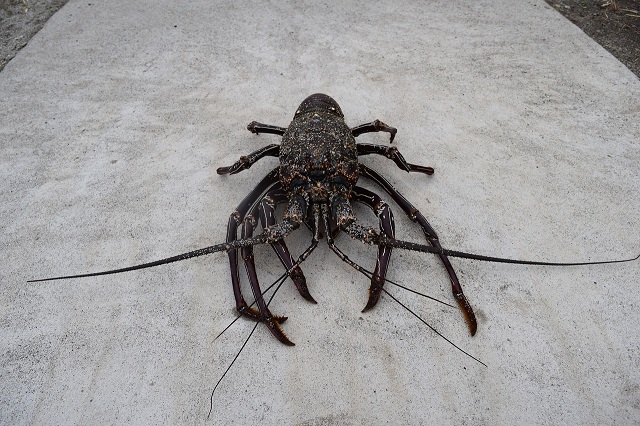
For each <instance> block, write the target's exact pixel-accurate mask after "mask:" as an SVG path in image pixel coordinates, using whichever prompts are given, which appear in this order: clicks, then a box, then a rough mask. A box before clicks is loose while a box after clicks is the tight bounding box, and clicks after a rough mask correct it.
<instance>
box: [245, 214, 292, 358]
mask: <svg viewBox="0 0 640 426" xmlns="http://www.w3.org/2000/svg"><path fill="white" fill-rule="evenodd" d="M256 224H257V221H256V218H254V217H253V216H251V215H250V214H248V215H247V216H246V217H245V218H244V220H243V222H242V233H241V235H242V239H243V240H244V239H247V238H251V237H252V236H253V229H254V228H255V225H256ZM240 253H241V254H242V260H243V261H244V266H245V269H246V271H247V277H248V278H249V284H250V285H251V291H252V292H253V296H254V297H255V300H256V304H257V305H258V310H259V311H260V316H259V318H258V319H259V321H260V322H262V323H264V324H265V325H266V326H267V327H268V328H269V331H271V333H272V334H273V335H274V336H275V337H276V338H277V339H278V340H279V341H280V342H282V343H284V344H285V345H288V346H294V343H293V342H292V341H291V340H289V338H288V337H287V336H286V335H285V334H284V332H283V331H282V329H281V328H280V325H279V324H280V323H282V322H284V321H286V319H287V317H277V316H274V315H273V314H272V313H271V311H269V308H268V307H267V304H266V303H265V301H264V298H263V297H262V290H261V289H260V284H259V282H258V274H257V273H256V265H255V262H254V257H253V247H252V246H247V247H243V248H241V249H240Z"/></svg>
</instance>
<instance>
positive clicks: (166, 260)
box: [27, 234, 268, 283]
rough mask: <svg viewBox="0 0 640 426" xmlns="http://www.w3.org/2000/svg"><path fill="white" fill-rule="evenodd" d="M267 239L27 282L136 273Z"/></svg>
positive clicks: (259, 236) (256, 237) (256, 239)
mask: <svg viewBox="0 0 640 426" xmlns="http://www.w3.org/2000/svg"><path fill="white" fill-rule="evenodd" d="M267 238H268V237H267V235H266V234H260V235H257V236H255V237H253V238H246V239H244V240H235V241H229V242H227V243H222V244H216V245H214V246H209V247H205V248H201V249H198V250H194V251H190V252H187V253H182V254H179V255H176V256H172V257H167V258H164V259H160V260H156V261H154V262H148V263H142V264H140V265H134V266H128V267H126V268H119V269H111V270H108V271H102V272H92V273H88V274H78V275H66V276H62V277H52V278H40V279H36V280H27V282H28V283H36V282H41V281H53V280H65V279H70V278H84V277H95V276H98V275H110V274H119V273H121V272H128V271H135V270H137V269H144V268H152V267H154V266H159V265H165V264H167V263H173V262H179V261H181V260H185V259H190V258H192V257H198V256H204V255H207V254H211V253H217V252H220V251H229V250H233V249H237V248H241V247H247V246H252V245H257V244H265V243H267V242H268V241H267Z"/></svg>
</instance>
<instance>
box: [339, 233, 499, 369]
mask: <svg viewBox="0 0 640 426" xmlns="http://www.w3.org/2000/svg"><path fill="white" fill-rule="evenodd" d="M327 243H328V244H329V247H330V248H331V249H332V250H333V251H334V253H336V254H337V255H338V256H339V257H340V259H342V260H343V261H344V262H345V263H347V264H348V265H350V266H352V267H353V268H355V269H356V270H358V271H360V272H362V271H363V270H365V269H364V268H363V267H362V266H360V265H358V264H357V263H355V262H354V261H353V260H351V259H349V257H348V256H347V255H346V254H344V253H343V252H342V251H341V250H340V249H339V248H338V247H337V246H336V245H335V243H334V242H333V240H332V239H328V241H327ZM365 275H366V274H365ZM380 288H381V289H382V291H384V292H385V293H386V294H388V295H389V297H391V298H392V299H393V300H395V301H396V302H397V303H398V304H399V305H400V306H402V307H403V308H405V309H406V310H407V311H409V313H410V314H411V315H413V316H414V317H416V318H418V319H419V320H420V321H421V322H422V323H423V324H425V325H426V326H427V327H429V328H430V329H431V330H432V331H433V332H434V333H436V334H437V335H438V336H440V337H442V338H443V339H444V340H445V341H446V342H447V343H449V344H450V345H451V346H453V347H454V348H456V349H457V350H459V351H460V352H462V353H463V354H465V355H467V356H469V357H471V358H473V359H474V360H475V361H478V362H479V363H480V364H482V365H484V366H485V367H486V366H487V364H485V363H484V362H482V361H480V360H479V359H478V358H476V357H474V356H473V355H471V354H470V353H469V352H467V351H465V350H464V349H462V348H461V347H460V346H458V345H456V344H455V343H453V342H452V341H451V340H449V339H448V338H446V337H445V336H444V335H443V334H442V333H440V332H439V331H438V330H436V329H435V328H434V327H433V326H432V325H431V324H429V323H428V322H426V321H425V320H424V319H423V318H422V317H421V316H420V315H418V314H416V313H415V312H413V311H412V310H411V309H409V307H408V306H407V305H405V304H404V303H402V302H400V301H399V300H398V299H396V298H395V297H394V296H393V295H392V294H391V293H389V292H388V291H387V290H386V289H385V288H384V287H380ZM426 297H429V296H426ZM429 298H430V299H432V298H431V297H429ZM434 300H436V301H438V302H440V301H439V300H437V299H434ZM440 303H444V302H440ZM444 304H445V305H449V304H448V303H444ZM449 306H451V305H449Z"/></svg>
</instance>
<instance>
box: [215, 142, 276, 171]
mask: <svg viewBox="0 0 640 426" xmlns="http://www.w3.org/2000/svg"><path fill="white" fill-rule="evenodd" d="M279 155H280V145H278V144H271V145H267V146H264V147H262V148H260V149H258V150H256V151H253V152H252V153H251V154H249V155H243V156H242V157H240V160H238V161H236V162H235V163H233V164H232V165H230V166H227V167H218V170H216V172H217V173H218V174H219V175H235V174H236V173H240V172H241V171H243V170H247V169H248V168H250V167H251V166H253V164H254V163H255V162H256V161H258V160H260V159H262V158H263V157H278V156H279Z"/></svg>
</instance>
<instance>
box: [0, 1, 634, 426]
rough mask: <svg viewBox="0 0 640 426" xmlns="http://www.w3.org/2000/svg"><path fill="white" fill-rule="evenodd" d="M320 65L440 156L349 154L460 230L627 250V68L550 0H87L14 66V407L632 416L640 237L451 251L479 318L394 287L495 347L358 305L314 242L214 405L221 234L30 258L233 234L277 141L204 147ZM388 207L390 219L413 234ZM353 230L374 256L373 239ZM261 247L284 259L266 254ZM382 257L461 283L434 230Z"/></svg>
mask: <svg viewBox="0 0 640 426" xmlns="http://www.w3.org/2000/svg"><path fill="white" fill-rule="evenodd" d="M314 92H325V93H327V94H329V95H331V96H333V97H334V98H335V99H336V100H337V101H338V102H339V103H340V105H341V106H342V108H343V110H344V112H345V115H346V117H347V121H348V123H349V124H350V125H356V124H360V123H363V122H367V121H370V120H372V119H375V118H379V119H381V120H383V121H385V122H387V123H388V124H390V125H393V126H395V127H397V128H398V129H399V131H398V136H397V138H396V141H397V142H396V143H397V146H398V148H399V149H400V150H401V152H402V153H403V154H404V156H405V157H406V158H407V159H408V160H409V161H411V162H414V163H418V164H425V165H431V166H433V167H435V169H436V174H435V175H434V176H432V177H425V176H420V175H408V174H406V173H404V172H402V171H400V170H399V169H397V168H395V166H394V165H393V164H392V163H391V162H389V161H388V160H386V159H384V158H364V159H363V160H362V161H363V162H365V163H366V164H368V165H370V166H371V167H373V168H375V169H376V170H378V171H380V172H381V173H382V174H384V175H385V176H387V177H388V178H389V180H390V181H391V182H392V183H393V184H394V185H395V186H397V188H398V189H399V190H400V191H401V192H402V193H403V194H404V195H405V196H406V197H407V198H408V199H410V200H411V201H413V202H414V204H415V205H416V207H418V208H419V209H420V210H421V211H422V212H423V213H424V214H425V215H426V216H427V217H428V218H429V220H430V221H431V224H432V225H433V226H434V228H435V229H436V230H437V231H438V232H439V234H440V237H441V239H442V242H443V245H445V246H446V247H449V248H453V249H459V250H465V251H471V252H476V253H483V254H491V255H496V256H510V257H517V258H526V259H548V260H564V261H572V260H598V259H619V258H625V257H629V256H635V255H637V254H638V252H639V251H640V246H639V244H638V235H639V234H640V225H639V222H640V221H639V220H638V219H639V213H638V212H640V196H639V191H638V189H639V188H640V177H639V175H638V164H639V163H640V145H639V144H638V140H640V81H638V79H637V78H636V77H635V76H634V75H633V74H632V73H631V72H630V71H629V70H627V69H626V68H625V67H624V66H623V65H621V64H620V63H619V62H618V61H617V60H615V59H614V58H613V57H612V56H611V55H610V54H608V53H607V52H606V51H605V50H604V49H602V48H601V47H600V46H598V45H597V44H596V43H594V42H593V41H592V40H591V39H589V38H588V37H587V36H585V35H584V34H583V33H582V32H581V31H580V30H579V29H577V28H576V27H575V26H573V25H572V24H571V23H569V22H568V21H566V20H565V19H564V18H562V17H561V16H560V15H559V14H558V13H557V12H555V11H554V10H553V9H552V8H550V7H548V6H547V5H546V4H545V3H544V2H542V1H541V0H517V1H514V0H494V1H475V2H445V1H429V2H412V1H397V0H396V1H393V2H391V1H380V2H376V3H375V5H374V4H371V3H365V2H338V1H326V2H317V1H315V2H309V1H302V2H300V1H296V2H272V3H271V4H264V3H263V2H236V3H229V2H218V3H212V2H208V1H201V0H195V1H194V0H192V1H182V0H175V1H171V2H168V1H163V2H158V1H137V2H129V1H112V2H98V3H95V2H87V1H77V0H72V1H70V2H69V3H68V4H67V5H66V6H65V7H64V8H62V9H61V10H60V11H59V12H58V13H57V14H56V15H55V16H53V18H52V19H51V20H50V21H49V22H48V23H47V25H46V26H45V28H44V29H43V30H42V31H41V32H40V33H39V34H37V35H36V36H35V37H34V38H33V39H32V40H31V42H30V43H29V45H28V46H27V47H26V48H25V49H24V50H22V51H21V52H20V53H19V54H18V55H17V57H16V58H15V59H14V60H13V61H11V63H9V64H8V65H7V67H6V68H5V70H4V71H3V72H2V73H0V93H2V96H1V97H0V111H1V112H0V117H1V128H0V134H1V140H2V142H1V145H0V149H1V151H0V152H1V155H0V194H1V201H2V202H1V203H0V221H1V223H2V224H3V225H2V228H3V231H2V233H1V236H0V238H1V240H0V255H1V256H2V258H3V259H5V261H4V266H3V268H2V270H1V272H0V282H1V291H0V306H1V308H0V312H1V314H0V341H1V342H2V343H1V346H0V361H1V362H0V378H1V379H0V423H2V424H122V423H133V424H185V423H187V424H193V423H209V424H220V425H223V424H224V425H229V424H258V423H260V424H298V425H323V424H633V423H638V422H640V403H639V402H638V401H640V355H638V354H640V343H639V342H640V332H639V331H638V330H640V317H639V315H638V303H640V302H639V293H640V290H639V287H638V281H639V276H640V262H635V263H627V264H620V265H610V266H592V267H570V268H542V267H524V266H509V265H501V264H500V265H499V264H490V263H482V262H475V261H467V260H454V261H453V263H454V266H455V268H456V269H457V270H458V272H459V275H460V277H461V280H462V282H463V285H464V287H465V291H466V294H467V295H468V297H469V299H470V301H471V303H472V304H473V306H474V307H475V309H476V312H477V315H478V319H479V323H480V324H479V331H478V334H477V335H476V336H475V337H473V338H472V337H470V336H469V335H468V332H467V329H466V325H465V323H464V321H463V319H462V316H461V315H460V313H459V312H458V311H457V309H450V308H446V307H443V306H440V305H437V304H434V303H432V302H429V301H426V300H423V299H419V298H418V297H417V296H415V295H412V294H410V293H406V292H404V291H402V290H401V289H398V288H390V289H389V290H390V291H391V292H392V293H393V294H394V295H395V296H396V297H398V298H399V299H401V300H402V301H403V302H405V303H406V304H407V305H410V306H411V307H412V309H414V310H415V311H416V312H417V313H419V314H420V315H421V316H423V317H424V318H425V319H427V320H428V321H429V323H430V324H432V325H433V326H434V327H435V328H437V329H438V330H439V331H440V332H441V333H443V334H444V335H445V336H447V337H448V338H449V339H451V340H452V341H453V342H455V343H456V344H458V345H459V346H461V347H462V348H464V349H465V350H466V351H468V352H470V353H471V354H473V355H474V356H477V357H478V358H480V359H481V360H482V361H483V362H485V363H486V364H487V365H488V367H486V368H485V367H483V366H482V365H480V364H479V363H477V362H475V361H474V360H472V359H471V358H469V357H467V356H465V355H464V354H462V353H461V352H459V351H457V350H456V349H454V348H453V347H452V346H451V345H449V344H448V343H446V342H445V341H444V340H443V339H442V338H439V337H438V336H436V335H435V334H434V333H433V332H431V331H430V330H429V329H428V328H427V327H425V326H424V325H423V324H421V323H420V322H418V321H417V320H416V319H415V318H414V317H412V316H411V315H410V314H408V313H407V312H406V311H405V310H404V309H402V308H401V307H400V306H398V305H397V304H396V303H395V302H393V300H391V298H389V297H383V300H382V301H381V302H380V304H379V305H378V306H377V307H376V309H375V310H373V311H371V312H369V313H366V314H361V313H360V309H361V308H362V307H363V306H364V303H365V300H366V294H367V287H368V283H367V279H366V278H365V277H363V276H361V275H359V274H358V273H357V272H355V271H353V270H351V269H350V268H349V267H348V266H347V265H345V264H343V263H341V262H340V261H339V259H337V258H336V257H335V256H334V255H333V254H332V253H330V251H329V250H328V249H327V248H326V247H324V246H322V247H320V248H319V249H318V250H316V252H315V253H314V254H313V256H312V257H311V258H310V259H309V260H308V261H307V262H306V263H305V264H304V270H305V273H306V275H307V279H308V282H309V285H310V289H311V291H312V293H313V295H314V296H315V297H316V299H317V300H318V302H319V303H318V305H311V304H309V303H307V302H305V301H304V300H302V298H301V297H300V296H299V295H298V294H297V292H296V291H295V289H294V288H292V286H290V285H286V286H285V287H283V288H282V290H281V291H280V292H279V293H278V295H277V297H276V298H275V300H274V302H273V304H272V310H273V311H274V312H275V313H278V314H286V315H288V316H289V321H288V322H287V323H285V324H284V327H285V330H286V332H287V333H288V335H289V336H290V337H291V339H292V340H293V341H294V342H296V343H297V346H295V347H294V348H289V347H285V346H283V345H281V344H280V343H278V342H277V341H276V340H275V339H274V338H273V337H272V336H271V335H270V334H269V333H268V331H267V330H266V328H265V327H262V326H260V327H258V329H257V331H256V332H255V334H254V336H253V337H252V339H251V340H250V341H249V343H248V345H247V347H246V349H245V351H244V352H243V353H242V355H241V356H240V357H239V358H238V361H237V362H236V364H235V365H234V367H233V368H232V369H231V370H230V371H229V373H228V374H227V376H226V377H225V379H224V380H223V381H222V383H221V385H220V387H219V388H218V390H217V391H216V394H215V398H214V401H213V412H212V415H211V418H210V419H209V420H208V421H207V412H208V410H209V396H210V393H211V390H212V389H213V386H214V385H215V383H216V381H217V380H218V379H219V378H220V377H221V376H222V374H223V373H224V371H225V369H226V367H227V366H228V364H229V363H230V362H231V360H232V359H233V357H234V355H235V353H236V352H237V350H238V349H239V348H240V346H241V345H242V342H243V341H244V339H245V338H246V336H247V335H248V333H249V332H250V330H251V328H252V323H251V322H249V321H244V320H243V321H239V322H238V323H236V324H235V325H234V326H233V328H231V329H230V330H229V331H227V332H226V333H225V334H224V335H223V336H222V337H221V338H220V339H218V340H214V338H215V336H216V335H217V334H218V333H219V332H220V331H221V330H222V329H223V328H224V327H225V326H226V325H227V324H228V323H229V322H230V321H231V320H232V319H233V318H234V317H235V314H234V310H233V305H234V302H233V296H232V292H231V286H230V283H229V275H228V274H229V272H228V266H227V261H226V257H225V256H224V255H223V254H218V255H211V256H208V257H206V258H199V259H192V260H189V261H184V262H180V263H175V264H172V265H167V266H163V267H158V268H153V269H147V270H144V271H138V272H132V273H127V274H122V275H114V276H107V277H96V278H87V279H79V280H65V281H56V282H46V283H32V284H27V283H26V280H27V279H31V278H39V277H46V276H55V275H62V274H67V273H81V272H88V271H96V270H103V269H108V268H112V267H118V266H127V265H131V264H136V263H141V262H145V261H149V260H155V259H157V258H161V257H165V256H169V255H173V254H177V253H181V252H184V251H189V250H192V249H196V248H200V247H204V246H207V245H210V244H213V243H216V242H220V241H222V240H223V238H224V235H225V226H226V222H227V219H228V215H229V214H230V213H231V211H232V210H233V209H234V207H235V206H236V205H237V204H238V203H239V202H240V201H241V199H242V198H243V197H244V195H245V194H247V193H248V192H249V191H250V189H251V188H252V186H253V185H255V184H256V182H257V181H258V180H259V179H261V178H262V177H263V176H264V175H265V174H266V173H267V172H268V171H269V170H270V169H272V168H273V167H275V166H276V165H277V162H276V161H275V160H274V159H265V160H263V161H261V162H260V163H258V164H256V165H255V166H254V167H253V168H252V169H251V170H249V171H246V172H243V173H242V174H239V175H236V176H232V177H220V176H218V175H216V173H215V170H216V167H218V166H221V165H229V164H231V163H232V162H233V161H235V160H236V159H237V158H238V157H239V156H240V155H243V154H246V153H248V152H250V151H252V150H254V149H257V148H258V147H261V146H263V145H266V144H268V143H272V142H277V141H278V138H277V137H275V136H270V135H261V136H255V135H252V134H250V133H249V132H247V131H246V129H245V126H246V124H247V123H248V122H250V121H252V120H259V121H262V122H267V123H273V124H277V125H282V126H286V125H287V124H288V123H289V121H290V119H291V117H292V115H293V112H294V110H295V108H296V107H297V105H298V104H299V102H300V101H301V100H302V99H303V98H304V97H306V96H307V95H309V94H311V93H314ZM361 140H362V141H364V142H369V143H380V144H385V143H387V138H386V136H385V135H376V134H371V135H364V136H362V138H361ZM368 187H370V188H372V189H375V188H374V187H372V186H370V185H369V186H368ZM385 198H388V197H385ZM395 212H396V219H397V226H398V235H399V236H400V237H402V238H405V239H410V240H414V241H420V240H421V236H420V232H419V230H418V229H417V227H416V226H415V225H414V224H412V223H411V222H410V221H409V220H408V219H406V218H405V217H403V216H402V215H401V212H400V210H399V209H398V208H396V209H395ZM358 214H359V216H360V217H361V218H362V219H363V221H364V222H365V223H374V220H373V218H372V216H371V215H370V214H369V213H368V212H367V211H365V210H364V209H362V208H360V209H358ZM309 238H310V237H309V235H308V233H306V232H305V231H300V232H299V233H298V234H296V235H295V236H292V237H291V238H290V241H291V243H290V244H291V246H292V248H293V249H294V250H296V251H298V252H299V251H300V250H302V249H303V248H304V247H305V246H306V244H308V241H309ZM339 243H340V246H341V247H342V248H343V250H345V251H347V252H348V253H349V255H350V256H352V258H353V259H355V260H357V261H358V262H360V263H362V264H363V265H365V266H368V267H372V266H373V263H374V261H373V259H374V256H375V249H373V248H371V247H364V246H361V245H359V244H356V243H354V242H351V241H347V239H346V238H341V239H340V241H339ZM256 256H257V258H258V260H257V262H258V267H259V270H260V274H261V279H262V282H263V283H264V284H267V283H270V282H271V281H272V280H274V279H275V278H276V277H277V276H278V275H279V274H280V273H281V271H282V269H281V266H280V265H279V262H277V261H276V259H275V255H274V254H273V253H272V252H271V250H270V249H269V248H266V247H261V248H257V249H256ZM389 276H390V278H391V279H393V280H395V281H397V282H400V283H403V284H405V285H408V286H411V287H413V288H416V289H418V290H420V291H424V292H427V293H429V294H430V295H432V296H435V297H439V298H441V299H444V300H446V301H449V302H452V301H453V298H452V296H451V292H450V289H449V283H448V280H447V278H446V276H445V274H444V272H443V270H442V267H441V266H440V264H439V263H438V262H437V260H436V259H434V258H432V257H431V256H427V255H423V254H416V253H409V252H400V251H399V250H398V251H396V253H395V254H394V259H393V263H392V265H391V272H390V275H389Z"/></svg>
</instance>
